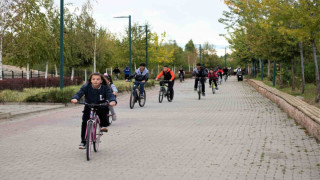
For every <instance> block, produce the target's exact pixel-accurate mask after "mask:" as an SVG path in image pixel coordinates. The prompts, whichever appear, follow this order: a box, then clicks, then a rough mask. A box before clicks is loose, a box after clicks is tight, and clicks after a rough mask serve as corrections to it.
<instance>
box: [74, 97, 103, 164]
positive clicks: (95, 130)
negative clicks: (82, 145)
mask: <svg viewBox="0 0 320 180" xmlns="http://www.w3.org/2000/svg"><path fill="white" fill-rule="evenodd" d="M79 104H84V105H85V106H87V107H89V108H90V119H89V120H88V121H87V129H86V136H85V138H86V154H87V160H88V161H89V160H90V156H91V146H92V145H93V150H94V152H98V150H99V143H100V142H101V141H100V138H101V136H102V135H103V133H102V132H101V127H100V119H99V116H98V115H97V114H96V111H97V108H98V107H108V106H109V102H106V103H103V104H88V103H79Z"/></svg>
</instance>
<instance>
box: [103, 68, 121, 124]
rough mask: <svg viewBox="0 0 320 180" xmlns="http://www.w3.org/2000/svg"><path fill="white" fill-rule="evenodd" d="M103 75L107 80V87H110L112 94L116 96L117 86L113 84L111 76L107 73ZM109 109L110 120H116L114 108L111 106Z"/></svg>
mask: <svg viewBox="0 0 320 180" xmlns="http://www.w3.org/2000/svg"><path fill="white" fill-rule="evenodd" d="M104 77H105V78H106V80H107V84H108V86H109V87H111V89H112V93H113V95H115V96H116V97H117V94H118V89H117V87H116V86H115V85H114V84H113V81H112V76H111V75H110V74H108V73H104ZM109 110H110V112H111V114H112V120H113V121H115V120H117V115H116V112H115V111H114V108H113V107H112V106H110V107H109Z"/></svg>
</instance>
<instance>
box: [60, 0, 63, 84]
mask: <svg viewBox="0 0 320 180" xmlns="http://www.w3.org/2000/svg"><path fill="white" fill-rule="evenodd" d="M63 10H64V2H63V0H60V89H61V90H62V89H63V13H64V11H63Z"/></svg>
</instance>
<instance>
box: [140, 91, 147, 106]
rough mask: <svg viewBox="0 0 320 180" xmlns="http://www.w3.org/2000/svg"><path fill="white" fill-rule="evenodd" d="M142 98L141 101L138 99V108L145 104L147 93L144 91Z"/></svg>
mask: <svg viewBox="0 0 320 180" xmlns="http://www.w3.org/2000/svg"><path fill="white" fill-rule="evenodd" d="M143 94H144V98H143V99H141V98H139V106H140V107H143V106H144V105H145V104H146V100H147V93H146V91H144V93H143Z"/></svg>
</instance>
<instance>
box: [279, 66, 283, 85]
mask: <svg viewBox="0 0 320 180" xmlns="http://www.w3.org/2000/svg"><path fill="white" fill-rule="evenodd" d="M281 65H282V64H281V63H279V72H280V78H279V81H280V82H279V86H280V89H282V88H283V82H282V67H281Z"/></svg>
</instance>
